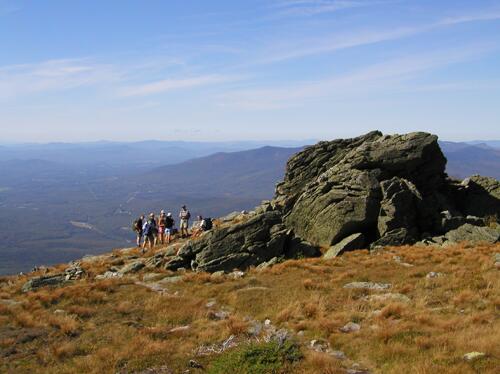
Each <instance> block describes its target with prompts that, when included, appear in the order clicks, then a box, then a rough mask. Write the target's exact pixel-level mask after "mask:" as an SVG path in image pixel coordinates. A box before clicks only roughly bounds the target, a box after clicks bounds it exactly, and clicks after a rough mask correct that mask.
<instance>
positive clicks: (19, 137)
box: [0, 0, 500, 142]
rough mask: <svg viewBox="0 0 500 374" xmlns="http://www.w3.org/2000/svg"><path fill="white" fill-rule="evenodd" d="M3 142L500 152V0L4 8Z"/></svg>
mask: <svg viewBox="0 0 500 374" xmlns="http://www.w3.org/2000/svg"><path fill="white" fill-rule="evenodd" d="M0 43H1V44H2V46H3V48H2V49H1V50H0V128H1V129H2V136H1V137H2V142H82V141H98V140H101V139H108V140H111V141H139V140H144V139H151V138H153V139H159V140H177V139H187V140H197V141H203V140H206V141H234V139H238V140H254V141H271V140H276V139H283V138H287V139H291V140H301V139H311V138H312V139H334V138H346V137H354V136H358V135H360V134H364V133H367V132H368V131H370V130H372V129H380V130H381V131H382V132H384V133H389V134H391V133H406V132H412V131H426V132H431V133H437V134H438V135H439V136H440V138H442V139H446V140H450V141H463V140H469V139H500V115H499V111H498V103H499V102H500V69H499V68H498V67H499V66H500V3H499V2H498V1H494V0H480V1H474V2H471V1H466V0H457V1H455V0H454V1H452V0H443V1H439V2H436V1H430V0H421V1H410V0H373V1H372V0H300V1H297V0H252V1H245V2H234V1H229V0H217V1H210V2H207V1H201V0H192V1H187V2H186V1H168V2H165V1H158V0H152V1H148V2H142V1H138V0H127V1H116V0H110V1H106V2H101V1H96V0H88V1H71V2H68V1H61V0H47V1H43V2H33V1H28V0H16V1H14V0H0Z"/></svg>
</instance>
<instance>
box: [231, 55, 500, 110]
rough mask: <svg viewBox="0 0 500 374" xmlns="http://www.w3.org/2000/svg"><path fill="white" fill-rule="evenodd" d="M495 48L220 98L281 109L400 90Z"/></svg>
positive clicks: (239, 104) (398, 61) (408, 59)
mask: <svg viewBox="0 0 500 374" xmlns="http://www.w3.org/2000/svg"><path fill="white" fill-rule="evenodd" d="M494 49H496V47H495V46H492V45H478V46H472V47H469V48H466V47H464V48H460V49H456V50H445V51H439V52H435V53H429V54H427V55H415V56H406V57H402V58H398V59H394V60H390V61H385V62H383V63H379V64H374V65H371V66H367V67H365V68H362V69H359V70H356V71H353V72H348V73H345V74H343V75H337V76H332V77H326V78H325V79H322V80H321V81H307V82H298V83H294V84H289V85H286V86H281V87H277V88H275V87H271V88H262V89H241V90H237V91H231V92H229V93H227V94H225V95H223V96H222V97H221V102H223V103H224V104H223V106H233V107H237V108H241V109H249V110H268V109H279V108H287V107H293V106H298V105H302V104H304V103H307V102H308V101H309V100H316V99H319V98H325V97H328V98H329V99H345V98H346V97H349V96H352V95H354V96H359V95H365V94H367V93H368V92H372V93H373V92H388V91H390V89H394V88H397V89H398V90H401V88H402V87H401V85H402V84H403V83H405V82H407V81H409V80H411V79H412V78H414V77H416V76H417V75H418V74H419V73H423V72H426V71H430V70H435V69H438V68H441V67H444V66H448V65H451V64H455V63H459V62H464V61H467V60H471V59H475V58H480V57H482V55H484V54H486V53H488V52H491V51H492V50H494Z"/></svg>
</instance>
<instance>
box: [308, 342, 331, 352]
mask: <svg viewBox="0 0 500 374" xmlns="http://www.w3.org/2000/svg"><path fill="white" fill-rule="evenodd" d="M309 348H310V349H312V350H313V351H315V352H319V353H325V352H327V351H328V350H329V349H330V343H328V342H327V341H326V340H324V339H314V340H311V342H310V343H309Z"/></svg>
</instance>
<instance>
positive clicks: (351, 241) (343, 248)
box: [323, 233, 365, 259]
mask: <svg viewBox="0 0 500 374" xmlns="http://www.w3.org/2000/svg"><path fill="white" fill-rule="evenodd" d="M364 246H365V236H364V235H363V234H361V233H356V234H352V235H350V236H348V237H347V238H344V239H342V240H341V241H340V242H339V243H337V244H335V245H334V246H332V247H330V249H329V250H328V251H327V252H326V253H325V255H324V256H323V258H325V259H331V258H334V257H337V256H339V255H341V254H342V253H344V252H347V251H352V250H355V249H362V248H363V247H364Z"/></svg>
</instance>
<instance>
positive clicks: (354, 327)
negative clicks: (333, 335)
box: [339, 322, 361, 333]
mask: <svg viewBox="0 0 500 374" xmlns="http://www.w3.org/2000/svg"><path fill="white" fill-rule="evenodd" d="M360 329H361V326H360V325H359V324H357V323H355V322H348V323H347V324H346V325H344V326H343V327H341V328H340V329H339V330H340V331H341V332H345V333H349V332H357V331H359V330H360Z"/></svg>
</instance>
